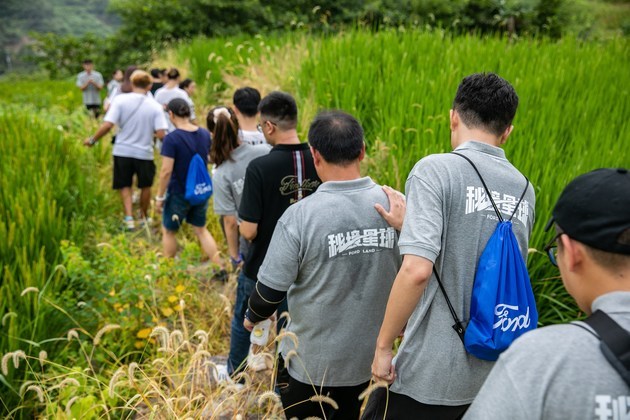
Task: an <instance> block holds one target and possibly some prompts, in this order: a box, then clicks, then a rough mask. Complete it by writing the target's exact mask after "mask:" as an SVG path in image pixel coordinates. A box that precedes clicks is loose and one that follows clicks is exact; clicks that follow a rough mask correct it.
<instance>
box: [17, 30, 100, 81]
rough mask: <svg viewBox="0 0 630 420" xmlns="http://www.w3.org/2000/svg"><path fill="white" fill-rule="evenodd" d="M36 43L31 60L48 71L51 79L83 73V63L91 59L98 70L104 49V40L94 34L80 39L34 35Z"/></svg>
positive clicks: (48, 34)
mask: <svg viewBox="0 0 630 420" xmlns="http://www.w3.org/2000/svg"><path fill="white" fill-rule="evenodd" d="M32 36H33V38H34V40H35V43H34V44H33V45H32V46H31V49H32V51H33V53H32V55H31V56H30V57H29V58H30V60H32V61H34V62H35V63H37V64H38V65H39V66H40V68H42V69H44V70H46V71H47V72H48V74H49V76H50V78H51V79H57V78H60V77H68V76H70V75H73V74H76V73H78V72H79V71H81V63H82V61H83V60H84V59H86V58H90V59H93V60H94V61H95V65H96V67H97V68H98V65H99V64H100V61H101V60H100V57H101V56H102V51H103V49H104V42H103V40H102V39H100V38H98V37H96V36H95V35H93V34H87V35H84V36H82V37H80V38H78V37H76V36H73V35H55V34H53V33H50V32H49V33H46V34H36V33H33V34H32Z"/></svg>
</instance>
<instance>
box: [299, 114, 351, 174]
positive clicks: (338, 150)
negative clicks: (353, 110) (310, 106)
mask: <svg viewBox="0 0 630 420" xmlns="http://www.w3.org/2000/svg"><path fill="white" fill-rule="evenodd" d="M308 143H309V144H310V145H311V146H312V147H313V149H315V150H317V151H318V152H319V153H320V154H321V155H322V157H323V158H324V160H325V161H326V162H328V163H332V164H335V165H342V166H343V165H347V164H349V163H352V162H354V161H355V160H357V159H358V158H359V156H360V155H361V151H362V150H363V128H362V127H361V124H360V123H359V121H357V119H356V118H354V117H353V116H352V115H350V114H348V113H346V112H343V111H324V112H320V113H319V114H318V115H317V116H316V117H315V119H314V120H313V122H312V123H311V127H310V128H309V130H308Z"/></svg>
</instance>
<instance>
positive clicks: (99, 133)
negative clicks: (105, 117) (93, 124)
mask: <svg viewBox="0 0 630 420" xmlns="http://www.w3.org/2000/svg"><path fill="white" fill-rule="evenodd" d="M113 126H114V124H112V123H111V122H109V121H105V122H104V123H103V124H101V126H100V127H99V128H98V130H96V133H95V134H94V135H93V136H92V137H88V138H87V139H85V140H84V141H83V144H84V145H85V146H88V147H92V146H94V145H95V144H96V142H97V141H98V140H99V139H100V138H102V137H103V136H104V135H105V134H107V133H108V132H109V130H111V129H112V127H113Z"/></svg>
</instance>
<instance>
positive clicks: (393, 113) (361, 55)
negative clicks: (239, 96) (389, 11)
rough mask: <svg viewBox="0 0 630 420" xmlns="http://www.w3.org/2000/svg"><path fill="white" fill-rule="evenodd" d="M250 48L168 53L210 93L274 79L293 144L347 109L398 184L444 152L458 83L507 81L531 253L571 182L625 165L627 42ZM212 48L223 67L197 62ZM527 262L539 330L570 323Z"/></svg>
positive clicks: (537, 264) (396, 40)
mask: <svg viewBox="0 0 630 420" xmlns="http://www.w3.org/2000/svg"><path fill="white" fill-rule="evenodd" d="M255 42H256V40H250V41H249V43H248V42H247V41H243V40H242V39H239V40H237V41H233V42H230V41H226V40H204V39H198V40H196V41H194V42H193V43H192V44H190V45H189V46H186V47H181V48H180V49H179V50H178V53H179V54H180V56H182V57H185V56H188V57H190V63H191V66H192V68H194V69H196V70H194V71H196V72H203V71H205V72H209V73H207V74H210V75H211V78H210V79H208V80H210V82H209V83H219V84H217V85H216V86H215V85H213V86H214V87H213V88H212V89H215V88H223V87H224V85H227V83H226V80H228V81H229V80H230V77H219V75H224V76H225V75H229V76H231V75H233V74H236V75H237V76H238V77H236V78H235V79H236V80H235V81H236V82H247V83H250V84H253V85H254V86H256V82H257V81H258V82H259V83H263V82H266V83H267V84H268V85H269V83H268V82H270V81H269V80H268V78H269V77H270V76H271V77H275V80H273V81H272V82H275V85H276V86H279V87H281V88H282V89H285V90H287V91H289V92H291V93H293V94H294V95H295V96H296V98H297V100H298V107H299V108H300V113H301V117H300V128H299V130H300V134H301V137H302V138H306V132H307V130H308V125H309V122H310V120H311V119H312V117H313V116H314V114H315V112H316V111H317V110H319V109H327V108H338V109H343V110H346V111H348V112H350V113H352V114H354V115H355V116H357V117H358V118H359V120H360V121H361V123H362V124H363V126H364V128H365V132H366V138H367V142H368V145H369V154H370V156H371V159H370V160H369V163H368V165H367V168H368V171H369V175H371V176H372V177H373V178H375V179H376V180H377V181H378V182H380V183H383V184H389V185H392V186H395V187H397V188H399V189H402V188H404V184H405V180H406V176H407V174H408V173H409V171H410V170H411V168H412V167H413V165H414V164H415V163H416V162H417V161H418V160H419V159H421V158H422V157H424V156H426V155H427V154H430V153H441V152H447V151H450V141H449V139H450V133H449V125H448V123H449V121H448V111H449V108H450V107H451V104H452V101H453V98H454V96H455V92H456V90H457V86H458V85H459V83H460V81H461V80H462V78H463V77H465V76H466V75H468V74H471V73H475V72H482V71H492V72H496V73H498V74H499V75H501V76H503V77H504V78H506V79H507V80H509V81H510V82H511V83H512V84H513V85H514V87H515V89H516V91H517V93H518V95H519V97H520V106H519V110H518V112H517V115H516V119H515V121H514V125H515V131H514V133H513V134H512V136H511V137H510V139H509V141H508V143H507V145H506V146H505V150H506V153H507V156H508V158H509V159H510V161H512V162H513V163H514V164H515V166H516V167H517V168H519V169H520V170H521V171H522V172H523V173H524V174H526V175H527V176H528V177H529V178H530V180H531V181H532V183H533V184H534V186H535V187H536V193H537V203H536V220H537V223H536V224H535V226H534V231H533V235H532V238H531V241H530V246H531V247H533V248H537V249H541V248H542V246H543V244H544V243H545V242H546V240H547V239H548V236H549V235H546V234H545V233H544V232H543V228H544V225H545V222H546V220H547V219H548V218H549V216H550V213H551V209H552V206H553V203H554V202H555V200H556V198H557V197H558V195H559V193H560V191H561V190H562V188H563V187H564V186H565V185H566V184H567V183H568V182H569V181H570V180H571V179H572V178H574V177H575V176H577V175H578V174H581V173H584V172H587V171H589V170H591V169H594V168H598V167H606V166H608V167H610V166H625V167H628V166H630V152H629V148H630V134H629V128H630V127H629V123H628V118H627V117H628V115H629V112H630V73H629V72H628V69H629V68H630V41H629V40H628V39H627V38H617V39H612V40H610V41H606V42H597V43H596V42H592V43H585V42H581V41H579V40H576V39H572V38H565V39H562V40H560V41H550V40H545V39H540V40H533V39H521V40H509V39H503V38H497V37H477V36H473V35H468V36H461V37H451V36H448V35H446V34H444V33H443V32H439V31H434V32H421V31H395V30H392V31H383V32H379V33H376V34H374V33H371V32H365V31H358V32H350V33H346V34H343V35H339V36H334V37H321V38H316V37H304V38H299V37H294V38H276V39H271V40H265V42H266V44H267V45H270V47H269V48H267V47H265V48H264V49H263V51H262V52H265V54H264V55H261V51H260V50H259V49H256V48H253V49H250V48H245V47H242V46H243V45H245V46H247V45H251V43H255ZM239 45H241V47H240V50H239V52H238V54H236V48H235V47H237V46H239ZM279 45H282V46H281V47H279ZM290 49H299V50H305V51H302V52H301V53H299V54H295V55H294V57H300V58H301V59H300V60H299V62H297V63H294V65H293V66H292V67H290V68H289V71H287V73H286V74H278V73H277V72H274V69H271V68H269V66H274V67H276V66H280V67H282V66H283V63H282V62H280V61H281V60H282V59H283V58H284V57H286V56H287V55H286V53H285V51H287V50H290ZM211 52H216V53H217V54H219V55H221V56H222V57H225V58H226V61H227V62H225V63H224V62H220V63H216V62H215V61H214V59H213V60H209V61H208V54H211ZM274 52H275V56H274ZM243 54H245V55H246V56H243ZM288 56H290V55H288ZM213 57H214V56H213ZM193 63H195V64H194V65H192V64H193ZM230 63H231V64H230ZM265 66H267V67H265ZM294 69H296V70H294ZM201 80H203V79H201ZM271 85H274V84H273V83H272V84H271ZM234 87H236V86H232V88H234ZM528 266H529V270H530V275H531V277H532V279H533V280H534V284H535V289H536V293H537V296H538V299H539V302H540V307H541V308H540V310H541V318H540V319H541V320H542V322H543V323H545V324H548V323H555V322H561V321H565V320H567V319H569V318H572V317H575V316H579V312H578V310H577V307H576V306H575V305H574V303H573V300H572V299H571V298H570V297H569V296H568V295H567V294H566V292H565V291H564V289H563V287H562V284H561V282H560V280H559V278H558V275H559V273H558V272H557V270H556V269H554V268H553V267H550V266H549V263H548V261H547V259H546V257H545V256H544V255H542V254H540V253H533V254H532V255H530V258H529V261H528Z"/></svg>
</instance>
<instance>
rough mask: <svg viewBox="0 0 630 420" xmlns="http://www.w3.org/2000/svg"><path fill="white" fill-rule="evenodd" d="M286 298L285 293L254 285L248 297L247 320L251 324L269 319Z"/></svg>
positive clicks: (257, 284) (262, 285)
mask: <svg viewBox="0 0 630 420" xmlns="http://www.w3.org/2000/svg"><path fill="white" fill-rule="evenodd" d="M286 296H287V292H281V291H279V290H276V289H272V288H271V287H268V286H265V285H264V284H261V283H260V282H258V283H256V288H255V289H254V292H253V293H252V295H251V296H250V297H249V305H248V310H247V314H246V316H247V319H249V320H250V321H252V322H260V321H263V320H265V319H267V318H269V317H270V316H271V315H273V313H274V312H275V311H276V309H277V308H278V306H280V303H282V301H283V300H284V299H285V297H286Z"/></svg>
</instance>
